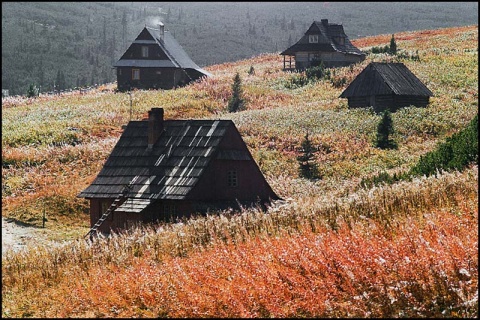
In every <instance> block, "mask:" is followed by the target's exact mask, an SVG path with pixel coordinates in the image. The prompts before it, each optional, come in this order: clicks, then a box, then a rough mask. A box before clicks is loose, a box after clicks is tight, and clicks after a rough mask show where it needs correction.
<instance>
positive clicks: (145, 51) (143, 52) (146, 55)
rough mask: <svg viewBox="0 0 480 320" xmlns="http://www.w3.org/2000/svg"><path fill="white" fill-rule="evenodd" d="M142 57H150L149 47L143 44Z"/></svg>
mask: <svg viewBox="0 0 480 320" xmlns="http://www.w3.org/2000/svg"><path fill="white" fill-rule="evenodd" d="M142 58H148V47H147V46H142Z"/></svg>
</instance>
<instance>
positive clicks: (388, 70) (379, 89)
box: [340, 62, 433, 98]
mask: <svg viewBox="0 0 480 320" xmlns="http://www.w3.org/2000/svg"><path fill="white" fill-rule="evenodd" d="M389 94H395V95H408V96H425V97H431V96H433V93H432V92H431V91H430V90H429V89H428V88H427V87H426V86H425V85H424V84H423V83H422V82H421V81H420V80H419V79H418V78H417V77H416V76H415V75H414V74H413V73H412V72H411V71H410V70H409V69H408V68H407V67H406V66H405V65H404V64H403V63H382V62H372V63H370V64H369V65H368V66H367V67H365V69H363V70H362V72H360V74H359V75H358V76H357V77H356V78H355V79H354V80H353V81H352V83H350V85H349V86H348V87H347V88H346V89H345V90H344V91H343V92H342V94H341V95H340V98H349V97H366V96H371V95H389Z"/></svg>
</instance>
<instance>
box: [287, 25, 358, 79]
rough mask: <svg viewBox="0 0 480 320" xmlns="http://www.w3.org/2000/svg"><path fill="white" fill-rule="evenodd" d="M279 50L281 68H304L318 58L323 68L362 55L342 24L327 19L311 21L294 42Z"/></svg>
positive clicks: (348, 63) (343, 64) (340, 65)
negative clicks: (283, 49) (287, 59)
mask: <svg viewBox="0 0 480 320" xmlns="http://www.w3.org/2000/svg"><path fill="white" fill-rule="evenodd" d="M280 54H281V55H283V69H284V70H291V69H296V70H304V69H306V68H309V67H313V66H315V65H316V64H318V62H319V61H322V62H323V65H324V66H325V67H327V68H332V67H343V66H348V65H350V64H353V63H357V62H361V61H363V60H365V56H366V55H365V53H363V52H362V51H360V50H359V49H358V48H357V47H355V46H354V45H353V44H352V43H351V42H350V40H349V39H348V36H347V35H346V34H345V31H344V30H343V25H341V24H336V23H329V22H328V19H322V20H321V21H314V22H313V23H312V25H311V26H310V28H308V30H307V32H305V34H304V35H303V37H302V38H301V39H300V40H298V42H297V43H295V44H294V45H292V46H291V47H289V48H288V49H286V50H285V51H283V52H281V53H280ZM287 56H288V57H289V61H288V65H287V61H286V57H287ZM292 57H293V58H294V64H293V65H292Z"/></svg>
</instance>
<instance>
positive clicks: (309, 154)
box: [297, 132, 320, 180]
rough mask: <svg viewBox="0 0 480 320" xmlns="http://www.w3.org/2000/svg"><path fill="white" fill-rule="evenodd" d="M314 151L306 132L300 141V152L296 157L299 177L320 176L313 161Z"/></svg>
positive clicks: (311, 177) (316, 177) (312, 177)
mask: <svg viewBox="0 0 480 320" xmlns="http://www.w3.org/2000/svg"><path fill="white" fill-rule="evenodd" d="M314 152H315V148H314V147H313V146H312V142H311V141H310V139H309V138H308V132H307V133H306V134H305V138H304V139H303V141H302V148H301V154H300V155H299V156H298V157H297V160H298V164H299V175H300V177H302V178H306V179H311V180H312V179H318V178H319V177H320V174H319V172H318V166H317V164H316V163H315V154H314Z"/></svg>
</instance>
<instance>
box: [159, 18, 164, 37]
mask: <svg viewBox="0 0 480 320" xmlns="http://www.w3.org/2000/svg"><path fill="white" fill-rule="evenodd" d="M158 29H159V37H160V39H162V40H163V35H164V34H165V25H164V24H163V23H162V22H159V23H158Z"/></svg>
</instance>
